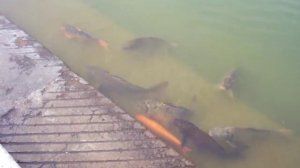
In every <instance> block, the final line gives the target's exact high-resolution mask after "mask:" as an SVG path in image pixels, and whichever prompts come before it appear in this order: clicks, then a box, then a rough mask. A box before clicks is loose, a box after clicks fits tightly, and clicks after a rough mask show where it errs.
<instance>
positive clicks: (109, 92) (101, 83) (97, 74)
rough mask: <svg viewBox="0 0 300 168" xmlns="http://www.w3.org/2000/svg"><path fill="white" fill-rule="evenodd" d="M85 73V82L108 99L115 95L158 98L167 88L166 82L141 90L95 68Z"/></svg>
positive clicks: (91, 67)
mask: <svg viewBox="0 0 300 168" xmlns="http://www.w3.org/2000/svg"><path fill="white" fill-rule="evenodd" d="M86 72H87V80H88V81H90V82H91V84H92V85H94V86H96V87H97V88H99V90H100V92H102V93H103V94H104V95H105V96H107V97H109V98H113V96H114V95H116V94H117V96H122V95H123V96H135V97H137V98H152V97H153V98H155V97H156V96H160V95H161V93H162V92H163V91H164V89H165V88H166V87H167V86H168V82H161V83H159V84H157V85H155V86H153V87H150V88H142V87H140V86H137V85H134V84H132V83H130V82H128V81H126V80H124V79H122V78H120V77H118V76H114V75H112V74H110V73H109V72H107V71H105V70H103V69H101V68H99V67H96V66H88V67H87V71H86Z"/></svg>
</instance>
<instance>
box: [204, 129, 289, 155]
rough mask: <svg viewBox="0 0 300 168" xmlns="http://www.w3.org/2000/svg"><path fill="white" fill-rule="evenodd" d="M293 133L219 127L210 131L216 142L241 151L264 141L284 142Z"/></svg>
mask: <svg viewBox="0 0 300 168" xmlns="http://www.w3.org/2000/svg"><path fill="white" fill-rule="evenodd" d="M290 133H291V131H290V130H287V129H281V130H268V129H257V128H238V127H231V126H227V127H217V128H213V129H211V130H209V135H210V136H211V137H213V138H214V139H215V140H218V141H224V142H226V143H228V144H230V145H231V146H232V147H235V148H237V149H239V150H244V149H246V148H247V147H249V146H251V145H253V144H255V143H258V142H262V141H264V140H268V139H269V140H270V139H273V140H279V139H280V140H283V139H286V138H287V135H288V134H290Z"/></svg>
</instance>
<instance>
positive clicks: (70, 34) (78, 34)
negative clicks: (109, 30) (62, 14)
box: [61, 24, 108, 49]
mask: <svg viewBox="0 0 300 168" xmlns="http://www.w3.org/2000/svg"><path fill="white" fill-rule="evenodd" d="M61 30H62V31H63V33H64V36H65V37H66V38H67V39H75V38H77V39H85V40H89V41H94V42H97V44H98V45H99V46H100V47H102V48H105V49H107V48H108V42H107V41H105V40H102V39H97V38H95V37H93V36H92V35H91V34H90V33H88V32H85V31H83V30H81V29H80V28H78V27H75V26H72V25H69V24H65V25H64V26H62V27H61Z"/></svg>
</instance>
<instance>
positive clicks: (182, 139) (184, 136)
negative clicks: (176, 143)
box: [181, 134, 188, 148]
mask: <svg viewBox="0 0 300 168" xmlns="http://www.w3.org/2000/svg"><path fill="white" fill-rule="evenodd" d="M187 142H188V137H187V136H186V135H185V134H183V135H182V137H181V147H182V148H184V147H185V145H186V144H187Z"/></svg>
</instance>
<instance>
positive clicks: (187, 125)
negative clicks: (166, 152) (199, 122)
mask: <svg viewBox="0 0 300 168" xmlns="http://www.w3.org/2000/svg"><path fill="white" fill-rule="evenodd" d="M173 124H174V125H175V127H176V128H177V129H178V130H179V132H180V133H181V134H182V136H183V138H182V146H185V145H186V143H187V141H188V140H190V141H191V142H192V143H193V144H194V145H195V146H196V147H197V149H198V150H199V151H200V152H202V151H203V152H204V151H206V152H210V153H212V154H215V155H219V156H225V155H226V151H225V149H224V148H223V147H222V146H221V145H219V144H218V143H217V142H216V141H215V140H214V139H213V138H212V137H210V136H209V135H208V134H207V133H206V132H204V131H202V130H201V129H199V128H198V127H197V126H196V125H194V124H193V123H191V122H189V121H187V120H184V119H174V121H173Z"/></svg>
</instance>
